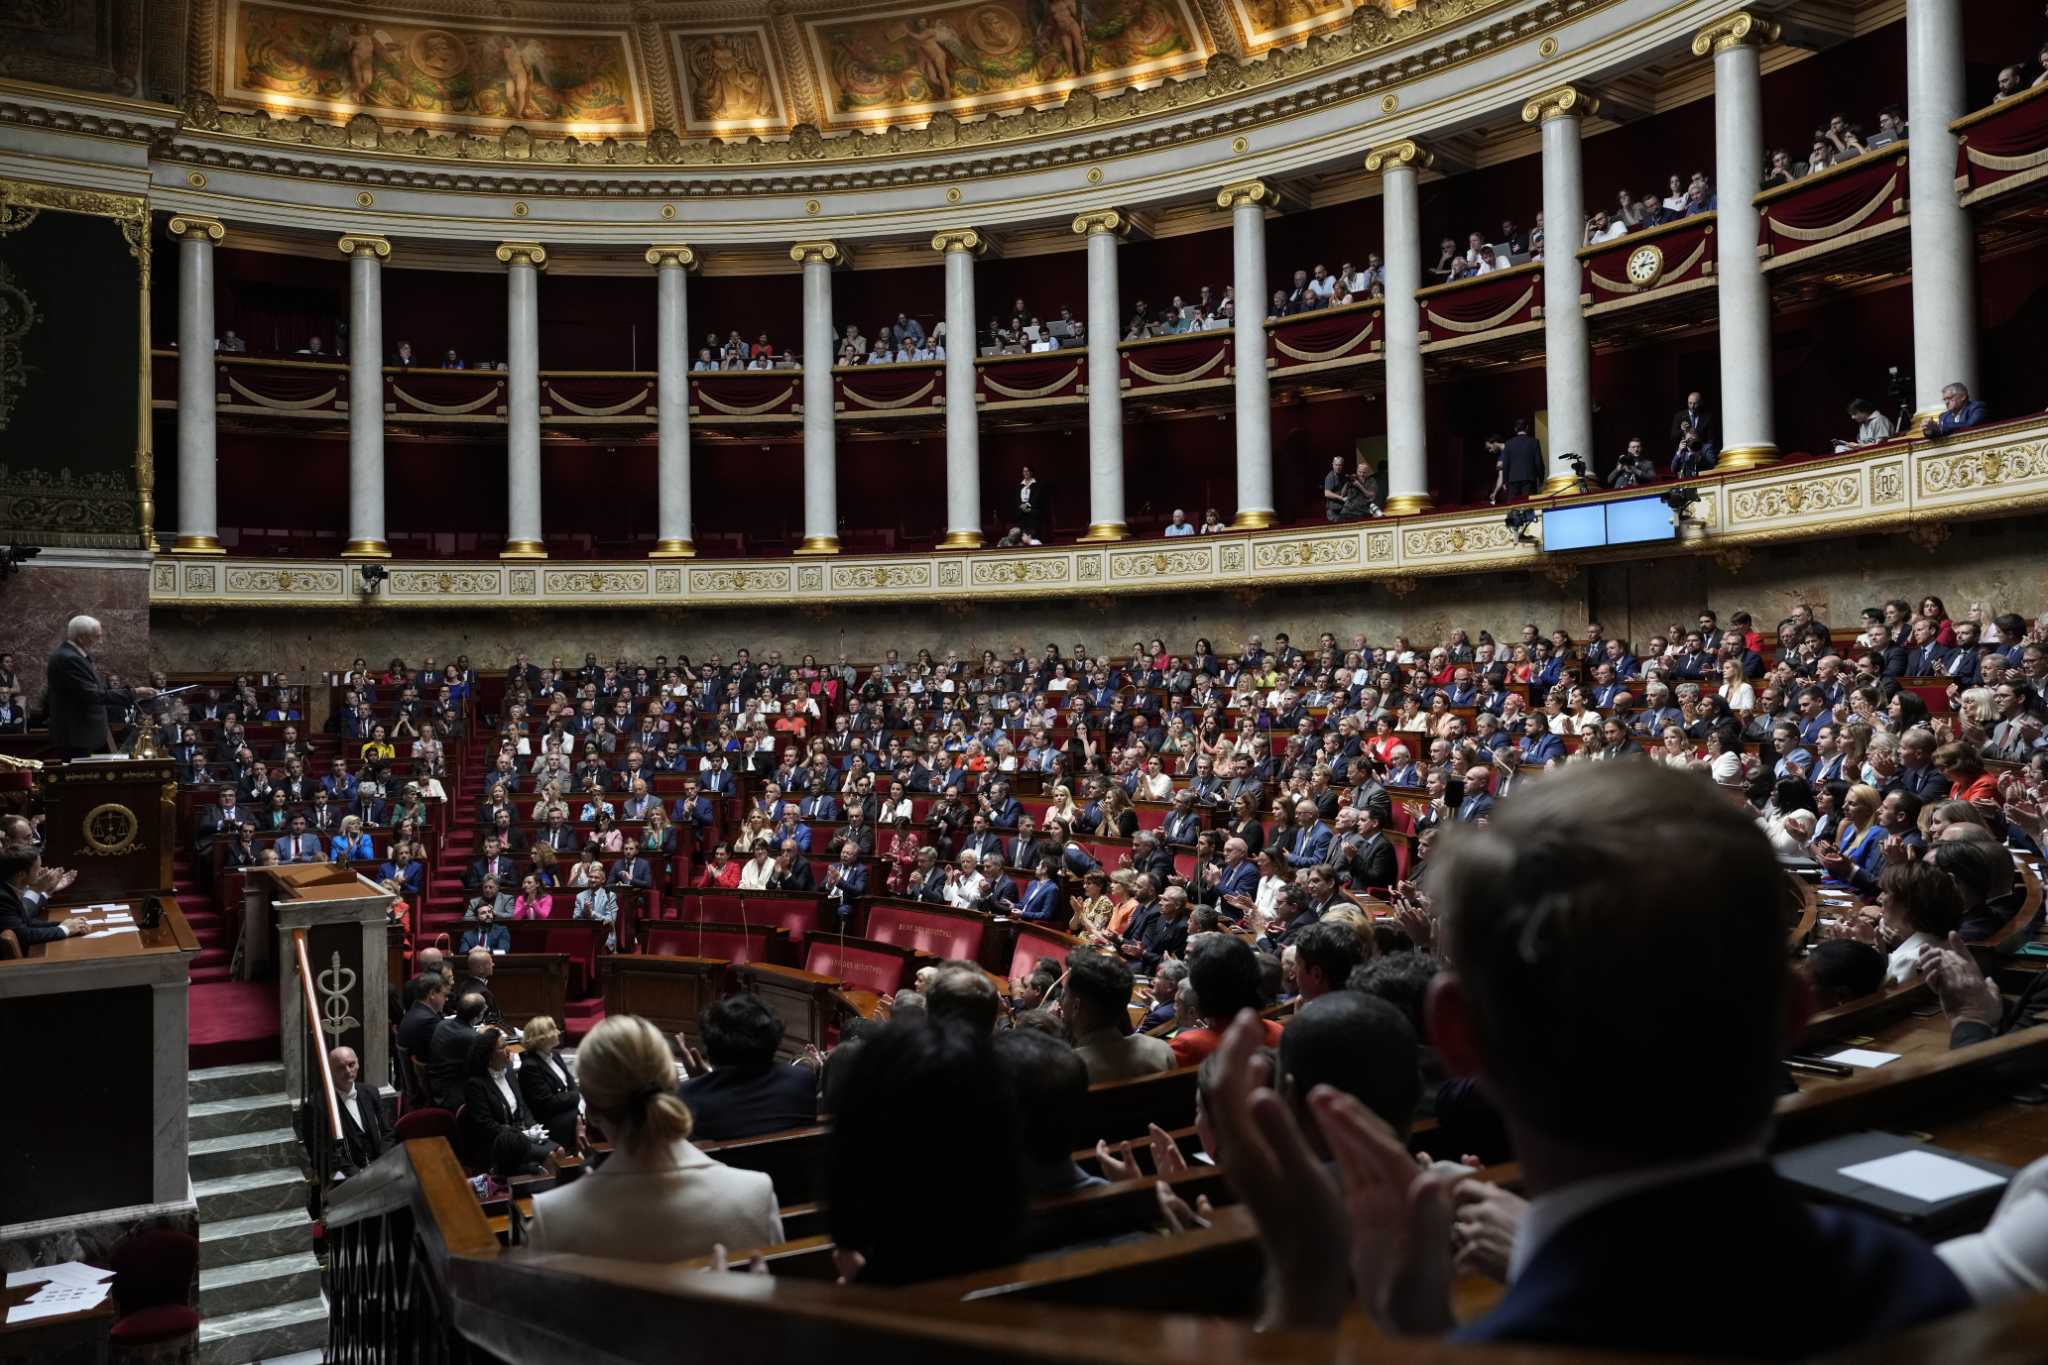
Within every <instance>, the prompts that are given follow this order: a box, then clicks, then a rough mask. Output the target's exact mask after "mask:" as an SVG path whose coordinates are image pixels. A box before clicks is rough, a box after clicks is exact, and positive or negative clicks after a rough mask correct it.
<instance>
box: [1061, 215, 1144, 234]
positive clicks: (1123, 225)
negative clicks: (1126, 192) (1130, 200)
mask: <svg viewBox="0 0 2048 1365" xmlns="http://www.w3.org/2000/svg"><path fill="white" fill-rule="evenodd" d="M1074 233H1075V235H1076V236H1080V237H1099V236H1102V235H1104V234H1108V235H1109V236H1112V237H1128V236H1130V233H1131V215H1130V214H1128V213H1126V212H1124V210H1122V209H1090V210H1088V211H1087V212H1086V213H1077V214H1075V215H1074Z"/></svg>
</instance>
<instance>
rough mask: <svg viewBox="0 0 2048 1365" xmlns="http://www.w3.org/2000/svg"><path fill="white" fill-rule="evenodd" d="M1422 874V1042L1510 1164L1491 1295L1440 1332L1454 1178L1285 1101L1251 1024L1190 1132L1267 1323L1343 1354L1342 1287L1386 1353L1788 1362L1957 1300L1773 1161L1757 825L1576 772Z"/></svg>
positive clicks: (1952, 1284)
mask: <svg viewBox="0 0 2048 1365" xmlns="http://www.w3.org/2000/svg"><path fill="white" fill-rule="evenodd" d="M1438 859H1439V861H1438V862H1436V863H1434V864H1433V865H1432V866H1431V869H1430V872H1431V891H1430V894H1431V896H1432V897H1433V903H1432V904H1431V906H1430V911H1431V912H1434V915H1437V916H1441V921H1442V924H1441V929H1440V930H1439V933H1440V935H1441V940H1440V941H1441V942H1443V944H1444V946H1445V949H1446V952H1445V959H1446V961H1447V962H1449V963H1452V964H1455V965H1454V966H1447V967H1445V968H1444V969H1443V970H1442V971H1440V972H1438V973H1437V975H1436V977H1435V979H1434V980H1433V981H1432V982H1431V985H1430V990H1429V993H1428V996H1427V1000H1426V1002H1425V1004H1424V1005H1423V1014H1424V1021H1425V1025H1426V1029H1425V1036H1427V1037H1428V1038H1429V1040H1430V1042H1431V1043H1432V1044H1433V1045H1434V1046H1435V1047H1436V1049H1437V1052H1438V1055H1439V1057H1440V1059H1441V1061H1442V1063H1443V1065H1444V1067H1445V1068H1446V1069H1447V1070H1448V1071H1449V1072H1450V1073H1451V1074H1452V1075H1453V1076H1455V1077H1459V1078H1472V1079H1474V1080H1476V1082H1477V1084H1478V1085H1479V1086H1481V1087H1482V1088H1483V1089H1484V1091H1485V1094H1486V1096H1487V1097H1488V1099H1489V1100H1491V1101H1492V1103H1493V1104H1494V1105H1496V1106H1497V1107H1498V1109H1499V1111H1500V1116H1501V1120H1502V1122H1503V1123H1504V1124H1505V1127H1506V1130H1507V1133H1508V1136H1509V1139H1510V1143H1511V1146H1512V1149H1513V1151H1514V1154H1515V1157H1516V1159H1517V1160H1518V1161H1519V1162H1520V1163H1521V1170H1522V1176H1523V1183H1524V1190H1525V1192H1526V1194H1527V1196H1528V1199H1529V1203H1528V1206H1527V1208H1526V1209H1525V1210H1524V1211H1523V1212H1522V1213H1521V1215H1520V1217H1519V1220H1518V1221H1516V1224H1515V1228H1514V1231H1513V1234H1512V1250H1511V1251H1510V1253H1509V1256H1508V1264H1507V1280H1508V1287H1507V1291H1506V1293H1505V1294H1504V1295H1503V1296H1502V1298H1501V1299H1500V1301H1499V1302H1498V1303H1497V1304H1496V1305H1495V1307H1494V1308H1493V1309H1492V1311H1490V1312H1488V1313H1486V1314H1485V1315H1483V1316H1481V1317H1479V1318H1476V1319H1474V1320H1472V1321H1470V1322H1467V1323H1465V1324H1464V1325H1462V1326H1459V1325H1456V1324H1455V1322H1454V1319H1453V1318H1452V1316H1451V1310H1450V1295H1449V1286H1450V1284H1451V1282H1452V1279H1453V1275H1452V1272H1451V1260H1452V1257H1453V1254H1454V1252H1453V1246H1452V1243H1453V1241H1454V1240H1455V1235H1446V1232H1447V1230H1450V1229H1453V1228H1454V1223H1453V1218H1452V1205H1453V1202H1454V1200H1455V1199H1456V1198H1457V1194H1456V1191H1457V1189H1458V1187H1459V1186H1460V1185H1461V1184H1463V1183H1464V1182H1466V1181H1468V1180H1470V1179H1471V1174H1470V1172H1469V1171H1460V1170H1458V1169H1457V1168H1456V1167H1455V1166H1452V1165H1450V1164H1449V1163H1445V1164H1444V1165H1442V1166H1439V1167H1436V1168H1432V1169H1430V1170H1428V1171H1423V1172H1418V1171H1417V1169H1416V1166H1415V1162H1414V1159H1413V1158H1412V1157H1411V1156H1410V1155H1409V1153H1408V1149H1407V1146H1406V1144H1405V1143H1404V1142H1402V1140H1401V1138H1400V1137H1399V1136H1398V1135H1397V1134H1396V1132H1395V1130H1394V1129H1393V1128H1391V1127H1390V1126H1388V1124H1387V1123H1385V1122H1384V1121H1382V1120H1380V1119H1378V1118H1376V1117H1374V1116H1373V1114H1372V1113H1371V1112H1370V1111H1369V1110H1368V1109H1367V1107H1366V1106H1365V1105H1364V1104H1362V1103H1360V1102H1359V1101H1358V1100H1357V1099H1356V1098H1354V1097H1353V1096H1351V1095H1348V1094H1343V1093H1340V1092H1339V1091H1338V1090H1337V1089H1335V1088H1333V1087H1331V1086H1322V1087H1317V1088H1314V1089H1312V1090H1311V1091H1310V1092H1309V1093H1308V1094H1307V1095H1299V1094H1293V1093H1291V1094H1290V1096H1289V1098H1286V1099H1283V1098H1281V1097H1280V1096H1279V1095H1277V1094H1276V1093H1275V1092H1274V1091H1273V1090H1272V1089H1270V1088H1269V1086H1270V1081H1271V1076H1272V1071H1271V1068H1270V1065H1269V1064H1266V1063H1264V1062H1263V1061H1262V1060H1260V1059H1258V1057H1257V1054H1258V1052H1259V1048H1260V1045H1261V1043H1262V1041H1263V1038H1264V1028H1263V1025H1262V1021H1260V1020H1259V1019H1258V1017H1257V1016H1256V1015H1255V1014H1253V1013H1252V1012H1251V1011H1250V1010H1246V1011H1244V1012H1242V1013H1241V1014H1240V1016H1239V1017H1238V1019H1237V1020H1236V1021H1235V1022H1234V1023H1233V1024H1232V1025H1231V1026H1230V1029H1229V1031H1228V1032H1227V1033H1226V1035H1225V1037H1224V1039H1223V1042H1222V1043H1221V1045H1220V1046H1219V1047H1218V1049H1217V1052H1216V1054H1215V1057H1214V1059H1213V1061H1212V1062H1211V1064H1210V1065H1212V1066H1213V1067H1214V1068H1215V1072H1216V1074H1215V1077H1214V1080H1213V1083H1212V1084H1211V1085H1210V1086H1209V1087H1208V1088H1205V1089H1204V1091H1203V1096H1204V1105H1203V1112H1204V1114H1205V1115H1207V1116H1208V1117H1209V1122H1210V1124H1211V1126H1212V1131H1213V1132H1214V1134H1215V1138H1216V1145H1215V1152H1214V1155H1215V1157H1216V1160H1217V1164H1218V1165H1220V1166H1221V1167H1223V1169H1225V1170H1227V1171H1229V1172H1230V1182H1231V1187H1232V1189H1233V1190H1236V1191H1238V1192H1239V1193H1240V1194H1241V1195H1242V1197H1243V1200H1244V1203H1245V1205H1246V1206H1247V1208H1248V1210H1249V1211H1250V1213H1251V1215H1252V1217H1253V1219H1254V1220H1255V1221H1256V1223H1257V1225H1258V1231H1259V1238H1260V1242H1261V1244H1262V1245H1263V1246H1264V1248H1265V1250H1266V1255H1267V1259H1268V1266H1267V1270H1266V1278H1265V1283H1266V1285H1267V1287H1268V1288H1267V1294H1268V1301H1267V1310H1266V1313H1265V1315H1264V1321H1265V1324H1266V1325H1268V1326H1272V1327H1276V1328H1284V1329H1288V1330H1294V1331H1301V1330H1311V1329H1313V1330H1324V1331H1333V1330H1334V1329H1336V1328H1337V1327H1338V1325H1339V1323H1340V1322H1341V1320H1342V1319H1343V1318H1344V1316H1345V1315H1346V1313H1347V1311H1348V1310H1349V1309H1350V1308H1351V1307H1352V1306H1353V1302H1354V1300H1353V1294H1354V1293H1355V1294H1356V1295H1357V1301H1358V1302H1360V1303H1362V1305H1363V1307H1364V1309H1365V1311H1366V1312H1367V1313H1368V1314H1370V1315H1371V1316H1372V1317H1373V1318H1374V1320H1375V1322H1376V1325H1377V1326H1378V1327H1379V1329H1380V1330H1381V1331H1384V1332H1389V1333H1401V1334H1404V1335H1411V1336H1412V1335H1437V1334H1444V1335H1446V1336H1447V1337H1448V1338H1449V1339H1450V1340H1452V1341H1457V1342H1479V1343H1491V1342H1499V1343H1514V1344H1531V1345H1545V1346H1556V1347H1564V1348H1568V1349H1576V1350H1601V1351H1613V1352H1619V1353H1623V1354H1624V1355H1626V1356H1629V1357H1642V1356H1647V1355H1659V1354H1664V1353H1667V1352H1683V1353H1685V1354H1687V1355H1699V1356H1711V1357H1714V1358H1717V1359H1795V1358H1796V1359H1804V1358H1806V1357H1809V1356H1812V1355H1816V1354H1824V1353H1832V1352H1835V1351H1837V1350H1841V1349H1843V1348H1845V1347H1849V1346H1853V1345H1855V1344H1857V1343H1860V1342H1880V1341H1885V1340H1887V1339H1888V1338H1890V1337H1891V1336H1892V1335H1893V1334H1895V1333H1898V1332H1901V1331H1904V1330H1906V1329H1908V1328H1911V1327H1913V1326H1916V1325H1917V1324H1920V1323H1924V1322H1928V1321H1930V1320H1932V1319H1935V1318H1940V1317H1943V1316H1946V1315H1948V1314H1951V1313H1956V1312H1961V1311H1963V1310H1965V1309H1968V1308H1969V1307H1970V1306H1971V1304H1970V1298H1969V1295H1968V1293H1967V1292H1966V1291H1965V1290H1964V1287H1963V1285H1962V1283H1961V1281H1960V1280H1958V1279H1957V1277H1956V1275H1955V1273H1954V1272H1953V1271H1951V1270H1950V1269H1949V1268H1948V1266H1947V1265H1945V1264H1944V1263H1943V1262H1942V1260H1941V1259H1940V1258H1939V1257H1938V1256H1937V1255H1936V1254H1935V1252H1934V1249H1933V1248H1932V1247H1931V1246H1929V1245H1928V1244H1927V1243H1926V1242H1924V1241H1922V1240H1920V1239H1919V1238H1917V1237H1915V1236H1914V1235H1913V1234H1912V1233H1910V1232H1908V1231H1907V1230H1905V1229H1903V1228H1897V1227H1893V1226H1891V1225H1889V1224H1887V1223H1884V1222H1880V1221H1879V1220H1877V1219H1876V1218H1873V1217H1870V1216H1867V1215H1865V1214H1863V1213H1860V1212H1856V1211H1854V1210H1851V1209H1847V1208H1835V1207H1822V1206H1817V1205H1811V1204H1809V1203H1807V1202H1806V1200H1805V1199H1804V1198H1803V1197H1802V1195H1801V1193H1800V1191H1799V1190H1798V1189H1797V1188H1795V1187H1794V1186H1792V1185H1790V1184H1788V1183H1787V1182H1785V1181H1783V1180H1781V1179H1779V1177H1778V1176H1777V1174H1776V1173H1775V1172H1774V1171H1773V1169H1772V1167H1771V1164H1770V1162H1769V1161H1768V1159H1767V1158H1766V1156H1765V1151H1766V1145H1767V1141H1768V1138H1769V1134H1770V1129H1771V1123H1772V1110H1773V1105H1774V1102H1775V1100H1776V1098H1777V1094H1778V1090H1779V1085H1780V1078H1781V1075H1782V1070H1781V1064H1780V1058H1781V1057H1782V1056H1783V1054H1784V1051H1785V1049H1786V1047H1787V1046H1788V1045H1789V1044H1791V1043H1792V1042H1793V1041H1794V1040H1796V1038H1797V1037H1798V1036H1799V1034H1800V1032H1801V1030H1802V1029H1803V1027H1804V1025H1805V1021H1806V1018H1807V1016H1808V1014H1809V1013H1810V1009H1811V1002H1812V996H1811V994H1810V989H1809V987H1808V986H1807V984H1806V983H1805V981H1804V980H1803V979H1802V978H1801V977H1800V975H1799V973H1798V972H1796V971H1795V970H1794V969H1793V966H1792V964H1791V963H1790V962H1788V961H1787V960H1786V957H1785V928H1784V922H1783V919H1782V906H1783V904H1784V895H1785V877H1784V873H1783V872H1782V871H1781V870H1780V869H1779V867H1778V864H1777V859H1776V857H1775V856H1774V854H1773V853H1772V850H1771V845H1770V842H1769V840H1767V839H1766V838H1765V837H1764V833H1763V831H1762V829H1761V828H1760V827H1759V826H1758V824H1757V822H1756V821H1755V819H1754V818H1753V816H1752V815H1751V813H1750V812H1749V810H1747V809H1746V808H1745V807H1743V806H1741V805H1738V804H1737V803H1735V802H1732V801H1729V800H1728V799H1727V798H1726V797H1725V796H1723V795H1721V794H1720V793H1718V792H1717V791H1715V789H1714V787H1713V786H1712V785H1711V784H1709V783H1707V782H1703V781H1701V780H1700V779H1699V778H1698V777H1697V776H1696V775H1693V774H1690V773H1686V772H1681V771H1679V770H1678V769H1675V768H1670V767H1666V766H1664V765H1662V764H1654V763H1598V764H1585V765H1582V766H1574V767H1569V768H1566V769H1563V770H1561V771H1558V772H1554V773H1551V774H1549V775H1547V776H1546V777H1544V779H1543V780H1542V781H1541V782H1538V783H1535V784H1533V785H1532V786H1530V787H1529V788H1528V789H1527V790H1526V791H1524V792H1522V793H1520V794H1519V795H1517V797H1516V798H1515V799H1514V800H1513V801H1510V802H1507V803H1504V804H1503V805H1501V806H1500V807H1498V808H1497V809H1496V811H1495V813H1494V815H1493V818H1492V819H1491V820H1490V821H1489V822H1488V823H1487V824H1486V825H1485V826H1484V827H1473V828H1469V829H1465V830H1461V831H1460V832H1459V835H1458V837H1457V838H1456V839H1453V840H1448V841H1446V843H1445V845H1444V847H1443V849H1442V851H1441V852H1440V853H1439V854H1438ZM1702 868H1711V869H1713V875H1712V876H1710V877H1709V876H1702V875H1700V869H1702ZM1646 908H1654V910H1655V912H1656V913H1654V914H1646V913H1644V912H1645V910H1646ZM1645 962H1654V963H1656V964H1658V965H1657V969H1656V970H1655V971H1647V972H1646V971H1643V970H1642V967H1641V964H1643V963H1645ZM1678 1001H1683V1002H1685V1006H1684V1007H1683V1008H1676V1007H1674V1002H1678ZM1705 1018H1711V1019H1712V1020H1713V1021H1714V1024H1713V1028H1714V1034H1715V1046H1714V1047H1712V1048H1710V1049H1702V1048H1700V1047H1698V1046H1697V1045H1696V1044H1697V1040H1698V1035H1699V1030H1700V1028H1701V1027H1702V1022H1701V1021H1702V1020H1703V1019H1705ZM1353 1210H1360V1211H1363V1210H1371V1211H1372V1212H1371V1216H1360V1217H1358V1218H1356V1219H1354V1218H1353V1216H1352V1211H1353ZM1354 1268H1356V1269H1358V1270H1359V1272H1360V1273H1363V1274H1364V1275H1365V1276H1366V1278H1365V1280H1364V1281H1363V1282H1362V1283H1360V1284H1358V1285H1357V1286H1356V1287H1355V1288H1354V1286H1353V1284H1352V1282H1351V1280H1352V1272H1353V1270H1354ZM1737 1306H1739V1308H1738V1307H1737Z"/></svg>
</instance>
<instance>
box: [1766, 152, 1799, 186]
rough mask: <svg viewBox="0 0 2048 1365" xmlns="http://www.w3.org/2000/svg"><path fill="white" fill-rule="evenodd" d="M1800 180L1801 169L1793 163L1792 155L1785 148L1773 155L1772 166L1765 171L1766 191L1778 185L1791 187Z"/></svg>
mask: <svg viewBox="0 0 2048 1365" xmlns="http://www.w3.org/2000/svg"><path fill="white" fill-rule="evenodd" d="M1798 178H1799V167H1798V166H1797V165H1795V164H1794V163H1793V161H1792V154H1791V153H1790V152H1788V151H1786V150H1785V149H1784V148H1783V147H1779V148H1777V149H1775V150H1774V151H1772V153H1771V164H1770V166H1769V167H1768V168H1766V169H1765V171H1764V184H1763V187H1764V188H1765V189H1767V190H1768V189H1771V188H1773V187H1775V186H1778V185H1789V184H1791V183H1792V182H1793V181H1795V180H1797V179H1798Z"/></svg>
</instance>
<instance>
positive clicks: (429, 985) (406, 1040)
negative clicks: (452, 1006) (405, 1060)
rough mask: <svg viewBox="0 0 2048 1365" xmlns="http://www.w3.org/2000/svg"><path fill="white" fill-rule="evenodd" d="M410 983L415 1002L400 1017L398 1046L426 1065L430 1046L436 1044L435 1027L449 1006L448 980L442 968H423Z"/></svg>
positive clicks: (410, 990) (408, 991) (407, 1054)
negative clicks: (441, 971) (425, 970)
mask: <svg viewBox="0 0 2048 1365" xmlns="http://www.w3.org/2000/svg"><path fill="white" fill-rule="evenodd" d="M407 986H408V990H407V994H409V995H411V996H412V1006H411V1007H410V1008H409V1009H407V1010H406V1012H405V1017H404V1018H403V1019H401V1020H399V1021H398V1049H399V1051H401V1052H403V1053H405V1054H406V1056H408V1057H416V1058H418V1059H419V1061H420V1062H421V1064H422V1065H424V1064H425V1063H426V1060H427V1049H428V1048H429V1047H430V1046H432V1044H433V1040H434V1029H435V1028H436V1027H437V1026H438V1025H439V1024H440V1022H441V1011H442V1010H444V1009H446V1008H447V1006H448V982H447V979H446V978H444V977H443V976H442V975H441V974H440V973H439V972H421V973H420V974H419V975H418V976H415V977H414V978H413V979H412V980H411V981H410V982H408V983H407Z"/></svg>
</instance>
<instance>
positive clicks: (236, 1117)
mask: <svg viewBox="0 0 2048 1365" xmlns="http://www.w3.org/2000/svg"><path fill="white" fill-rule="evenodd" d="M186 1113H187V1115H188V1116H189V1117H190V1119H191V1136H192V1138H193V1139H194V1140H197V1139H200V1138H215V1137H225V1136H226V1135H227V1134H229V1133H256V1132H262V1131H263V1130H265V1129H273V1128H289V1127H290V1126H291V1122H292V1102H291V1098H290V1096H287V1095H237V1096H235V1097H234V1098H233V1099H226V1100H204V1101H201V1102H200V1103H198V1104H194V1105H192V1106H191V1107H190V1108H188V1109H187V1110H186Z"/></svg>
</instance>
